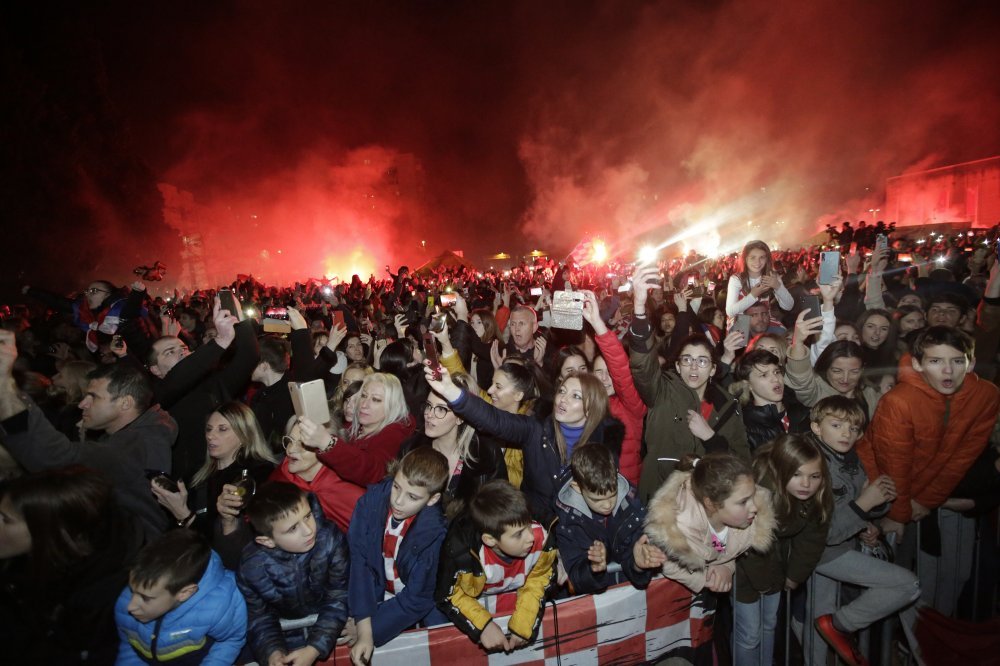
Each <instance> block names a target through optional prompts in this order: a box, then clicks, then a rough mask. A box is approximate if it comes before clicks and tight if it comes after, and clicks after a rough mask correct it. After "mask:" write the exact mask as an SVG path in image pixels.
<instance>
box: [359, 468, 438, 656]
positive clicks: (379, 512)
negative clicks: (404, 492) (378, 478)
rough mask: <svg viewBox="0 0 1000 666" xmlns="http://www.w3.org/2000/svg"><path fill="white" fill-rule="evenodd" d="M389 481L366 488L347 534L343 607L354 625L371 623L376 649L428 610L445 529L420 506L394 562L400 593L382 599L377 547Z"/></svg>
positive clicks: (433, 509) (430, 509)
mask: <svg viewBox="0 0 1000 666" xmlns="http://www.w3.org/2000/svg"><path fill="white" fill-rule="evenodd" d="M392 483H393V479H392V478H389V479H385V480H383V481H382V482H380V483H377V484H375V485H374V486H372V487H371V488H370V489H369V490H368V492H367V493H365V494H364V496H363V497H362V498H361V499H360V500H359V501H358V503H357V507H356V508H355V509H354V515H353V516H352V517H351V529H350V531H349V532H348V534H347V538H348V542H349V543H350V549H351V582H350V590H349V602H350V607H351V616H352V617H353V618H354V619H355V620H362V619H364V618H366V617H368V618H371V622H372V638H373V639H374V641H375V645H376V646H380V645H385V644H386V643H388V642H389V641H391V640H392V639H393V638H395V637H396V636H398V635H399V634H400V633H402V632H404V631H406V630H407V629H409V628H410V627H412V626H413V625H415V624H416V623H417V622H420V621H421V620H423V619H424V618H426V617H427V615H428V614H429V613H431V612H432V611H433V610H434V586H435V583H436V578H435V576H436V574H437V571H438V556H439V555H440V554H441V544H442V543H443V542H444V537H445V534H446V533H447V530H448V528H447V525H445V522H444V516H443V515H442V514H441V507H440V506H438V505H431V506H425V507H424V508H423V509H421V510H420V513H418V514H417V515H416V517H415V518H414V519H413V523H411V524H410V528H409V529H408V530H407V531H406V535H405V536H404V537H403V541H402V543H400V544H399V551H398V555H397V558H396V570H397V571H398V573H399V579H400V580H401V581H403V584H404V585H405V587H404V588H403V591H402V592H400V593H399V594H397V595H396V596H394V597H392V598H391V599H389V600H388V601H383V599H384V598H385V585H386V581H385V563H384V560H383V555H382V542H383V540H384V539H385V523H386V520H388V518H389V502H390V495H391V493H392Z"/></svg>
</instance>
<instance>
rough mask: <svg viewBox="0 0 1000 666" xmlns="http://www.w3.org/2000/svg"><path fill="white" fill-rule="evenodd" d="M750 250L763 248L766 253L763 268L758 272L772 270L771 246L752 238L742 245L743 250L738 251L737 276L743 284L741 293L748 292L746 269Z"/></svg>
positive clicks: (748, 279) (770, 271) (748, 276)
mask: <svg viewBox="0 0 1000 666" xmlns="http://www.w3.org/2000/svg"><path fill="white" fill-rule="evenodd" d="M752 250H764V253H765V254H766V255H767V257H766V259H765V260H764V268H763V270H761V272H760V274H761V275H762V276H763V275H767V274H768V273H772V272H774V260H773V259H772V258H771V248H769V247H768V246H767V243H765V242H764V241H762V240H752V241H750V242H749V243H747V244H746V245H744V246H743V251H742V252H741V253H740V265H739V269H740V272H739V277H740V284H741V285H743V293H745V294H749V293H750V271H749V270H748V269H747V256H748V255H749V254H750V252H751V251H752Z"/></svg>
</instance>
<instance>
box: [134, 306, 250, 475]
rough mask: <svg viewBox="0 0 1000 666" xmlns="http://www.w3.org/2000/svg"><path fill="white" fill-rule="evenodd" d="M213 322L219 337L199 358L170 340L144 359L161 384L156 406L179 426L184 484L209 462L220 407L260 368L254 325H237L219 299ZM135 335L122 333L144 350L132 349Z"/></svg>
mask: <svg viewBox="0 0 1000 666" xmlns="http://www.w3.org/2000/svg"><path fill="white" fill-rule="evenodd" d="M237 307H239V303H237ZM212 318H213V320H214V323H215V329H216V331H217V332H218V335H217V336H216V337H215V339H213V340H211V341H209V342H208V343H207V344H204V345H202V346H201V347H199V348H198V349H197V351H195V352H194V353H191V352H190V351H189V350H188V347H187V345H186V344H184V342H183V341H181V340H180V339H179V338H176V337H174V336H170V335H165V336H162V337H160V338H158V339H157V340H156V341H155V342H153V344H152V346H151V347H150V348H149V349H150V351H149V355H148V356H147V357H146V359H145V364H146V367H147V368H148V370H149V372H150V373H151V374H152V375H153V376H154V377H155V378H156V379H155V380H154V381H153V392H154V394H155V396H156V399H157V401H158V402H159V403H160V405H161V406H162V407H163V408H164V409H166V410H167V411H168V412H170V415H171V416H172V417H174V419H176V420H177V425H178V428H179V433H178V436H177V444H176V446H175V447H174V453H173V473H174V476H175V477H176V478H178V479H183V480H184V481H185V482H188V481H189V480H190V479H191V477H192V476H194V473H195V472H197V471H198V468H199V467H201V465H202V464H203V463H204V462H205V446H206V445H205V421H206V420H207V419H208V417H209V416H210V415H211V413H212V412H213V411H215V409H216V408H218V406H219V405H221V404H222V403H224V402H227V401H229V400H234V399H236V398H238V397H240V396H241V395H242V394H243V392H244V391H245V390H246V387H247V384H248V383H249V382H250V376H251V374H252V373H253V370H254V367H255V366H256V365H257V358H258V354H257V337H256V336H255V335H254V330H253V322H251V321H250V320H246V321H242V322H240V321H238V320H237V318H236V317H235V316H233V315H232V314H231V313H229V312H228V311H227V310H223V309H222V308H221V305H220V303H219V299H218V297H216V299H215V306H214V308H213V310H212ZM136 334H138V335H141V332H140V331H137V330H135V329H131V328H129V329H126V331H125V332H123V336H124V337H125V341H126V343H127V344H128V348H129V349H133V348H141V347H142V343H141V341H140V342H139V343H138V344H133V342H132V340H131V339H130V336H132V335H136ZM234 343H235V344H234ZM230 348H232V350H231V351H229V350H230ZM227 351H228V354H227Z"/></svg>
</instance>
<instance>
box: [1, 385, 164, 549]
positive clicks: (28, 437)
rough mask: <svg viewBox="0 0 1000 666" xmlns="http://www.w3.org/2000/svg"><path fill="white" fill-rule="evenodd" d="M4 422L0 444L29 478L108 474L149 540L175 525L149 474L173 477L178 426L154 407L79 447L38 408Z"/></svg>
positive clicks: (106, 476)
mask: <svg viewBox="0 0 1000 666" xmlns="http://www.w3.org/2000/svg"><path fill="white" fill-rule="evenodd" d="M25 402H26V403H27V404H28V409H27V411H24V412H20V413H18V414H15V415H14V416H12V417H10V418H9V419H6V420H4V421H2V422H0V441H2V443H3V445H4V446H5V447H6V448H7V450H8V451H9V452H10V454H11V455H12V456H13V457H14V459H15V460H16V461H17V462H18V463H20V465H21V466H22V467H24V469H26V470H27V471H28V472H40V471H43V470H47V469H56V468H59V467H66V466H68V465H83V466H85V467H90V468H92V469H95V470H97V471H99V472H102V473H103V474H104V476H105V478H106V479H107V480H108V481H109V482H110V483H111V484H112V486H114V490H115V495H116V497H117V499H118V502H119V504H120V505H121V507H122V508H123V509H124V510H125V511H127V512H128V513H130V514H132V515H133V516H135V518H136V519H137V520H138V522H139V523H140V524H141V525H142V529H143V532H144V533H145V535H146V538H147V539H151V538H152V537H155V536H156V535H158V534H160V533H161V532H163V531H164V530H165V529H166V528H167V526H168V524H169V521H168V520H167V515H166V513H164V511H163V509H161V508H160V505H159V504H158V503H157V502H156V499H155V498H154V497H153V494H152V492H150V489H149V479H147V478H146V470H153V469H155V470H159V471H162V472H166V473H167V474H169V473H170V449H171V447H172V446H173V444H174V440H176V439H177V424H176V423H175V422H174V420H173V419H172V418H171V417H170V415H169V414H167V413H166V412H165V411H163V410H162V409H160V408H159V406H157V405H154V406H152V407H150V408H149V409H147V410H146V411H145V412H143V413H142V414H140V415H139V417H138V418H137V419H136V420H134V421H132V422H131V423H129V424H128V425H127V426H125V427H124V428H122V429H121V430H119V431H117V432H115V433H114V434H105V435H102V436H101V438H100V439H98V440H97V441H87V442H82V443H81V442H74V441H72V440H70V439H68V438H67V437H66V436H65V435H63V434H62V433H61V432H59V431H58V430H56V429H55V428H54V427H52V424H51V423H49V421H48V419H46V418H45V415H44V414H43V413H42V410H40V409H39V408H38V406H37V405H35V403H33V402H31V401H30V400H29V399H25Z"/></svg>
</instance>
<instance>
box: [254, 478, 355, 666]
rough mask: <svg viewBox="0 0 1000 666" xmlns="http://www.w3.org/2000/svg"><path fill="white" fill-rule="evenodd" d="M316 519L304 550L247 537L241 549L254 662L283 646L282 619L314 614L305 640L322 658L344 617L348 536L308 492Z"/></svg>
mask: <svg viewBox="0 0 1000 666" xmlns="http://www.w3.org/2000/svg"><path fill="white" fill-rule="evenodd" d="M309 506H310V508H311V509H312V512H313V516H314V517H315V518H316V543H315V544H314V545H313V547H312V548H311V549H310V550H309V551H307V552H305V553H289V552H287V551H284V550H282V549H280V548H277V547H275V548H267V547H265V546H262V545H260V544H259V543H256V542H252V543H250V544H248V545H247V547H246V548H244V549H243V559H242V560H241V561H240V571H239V575H238V577H237V579H236V580H237V583H238V584H239V588H240V592H242V593H243V596H244V598H246V604H247V612H248V614H249V617H250V627H249V631H248V634H247V636H248V638H249V641H250V647H251V649H253V653H254V656H255V657H256V658H257V661H258V662H261V663H265V664H266V663H267V659H268V656H269V655H270V654H271V653H272V652H274V651H275V650H285V639H284V633H283V632H282V630H281V625H280V624H279V620H280V619H281V618H299V617H305V616H307V615H312V614H313V613H317V614H318V617H317V619H316V623H315V624H313V626H311V627H309V630H308V638H307V643H306V644H307V645H311V646H312V647H314V648H316V650H317V651H318V652H319V658H320V659H321V660H322V659H326V658H327V657H328V656H329V655H330V652H331V651H332V650H333V648H334V646H335V645H336V641H337V637H338V636H340V631H341V629H343V628H344V624H345V623H346V622H347V572H348V567H349V561H348V559H347V558H348V551H347V539H345V538H344V535H343V533H341V531H340V530H338V529H337V527H336V526H335V525H334V524H333V523H331V522H329V521H328V520H327V519H326V518H325V516H324V515H323V510H322V508H321V507H320V504H319V500H318V499H316V496H315V495H309Z"/></svg>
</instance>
